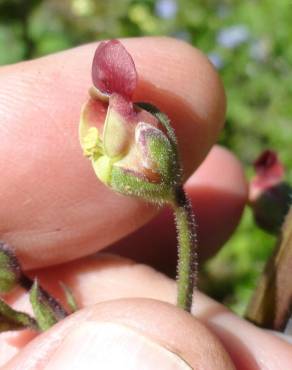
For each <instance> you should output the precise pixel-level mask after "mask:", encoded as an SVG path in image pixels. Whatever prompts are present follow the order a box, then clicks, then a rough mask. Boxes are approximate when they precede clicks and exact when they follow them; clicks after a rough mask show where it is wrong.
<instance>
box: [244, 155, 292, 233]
mask: <svg viewBox="0 0 292 370" xmlns="http://www.w3.org/2000/svg"><path fill="white" fill-rule="evenodd" d="M254 168H255V172H256V175H255V177H254V178H253V179H252V180H251V182H250V189H249V201H250V205H251V207H252V210H253V214H254V218H255V221H256V223H257V224H258V226H259V227H261V228H262V229H264V230H266V231H267V232H270V233H273V234H276V233H278V232H279V230H280V228H281V226H282V224H283V222H284V219H285V216H286V214H287V213H288V210H289V208H290V206H291V202H292V188H291V186H290V185H289V184H288V183H287V182H285V181H284V180H283V178H284V173H285V171H284V167H283V164H282V163H281V162H280V160H279V158H278V156H277V153H276V152H273V151H271V150H266V151H264V152H263V153H262V154H261V155H260V156H259V157H258V159H257V160H256V161H255V162H254Z"/></svg>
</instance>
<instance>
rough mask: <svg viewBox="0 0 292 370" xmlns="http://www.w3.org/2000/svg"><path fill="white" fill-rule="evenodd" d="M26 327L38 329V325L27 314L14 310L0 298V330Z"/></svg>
mask: <svg viewBox="0 0 292 370" xmlns="http://www.w3.org/2000/svg"><path fill="white" fill-rule="evenodd" d="M27 328H30V329H34V330H38V325H37V323H36V321H35V320H34V319H33V318H32V317H30V316H29V315H28V314H26V313H24V312H20V311H16V310H14V309H13V308H12V307H10V306H9V305H8V304H7V303H6V302H4V301H3V300H2V299H1V298H0V332H4V331H9V330H21V329H27Z"/></svg>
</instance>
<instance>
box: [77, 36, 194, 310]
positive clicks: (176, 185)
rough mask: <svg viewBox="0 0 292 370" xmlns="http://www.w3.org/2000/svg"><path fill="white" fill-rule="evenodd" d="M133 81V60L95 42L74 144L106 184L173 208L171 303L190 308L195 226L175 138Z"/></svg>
mask: <svg viewBox="0 0 292 370" xmlns="http://www.w3.org/2000/svg"><path fill="white" fill-rule="evenodd" d="M137 80H138V76H137V72H136V68H135V64H134V61H133V59H132V57H131V56H130V54H129V53H128V52H127V50H126V49H125V48H124V47H123V46H122V44H121V43H120V42H119V41H117V40H111V41H109V42H103V43H101V44H100V45H99V47H98V48H97V50H96V52H95V55H94V59H93V64H92V81H93V87H91V88H90V90H89V94H90V98H89V100H88V102H87V103H86V104H85V105H84V107H83V109H82V112H81V117H80V124H79V138H80V144H81V147H82V149H83V154H84V155H85V156H86V157H88V158H89V159H90V161H91V163H92V166H93V170H94V171H95V174H96V176H97V177H98V179H99V180H100V181H102V182H103V183H104V184H105V185H106V186H108V187H109V188H111V189H112V190H114V191H116V192H118V193H120V194H123V195H127V196H134V197H137V198H140V199H142V200H144V201H148V202H151V203H155V204H158V205H168V206H171V207H172V208H173V210H174V214H175V220H176V226H177V233H178V244H179V247H178V249H179V251H178V252H179V253H178V254H179V258H178V268H177V276H178V278H177V284H178V299H177V304H178V306H179V307H181V308H183V309H185V310H187V311H190V310H191V306H192V295H193V288H194V285H195V281H196V274H197V272H196V269H197V263H196V251H195V249H196V237H195V231H196V230H195V222H194V216H193V212H192V207H191V203H190V201H189V200H188V199H187V197H186V195H185V193H184V190H183V187H182V183H183V176H182V172H183V171H182V166H181V162H180V159H179V155H178V144H177V139H176V136H175V132H174V130H173V128H172V126H171V123H170V120H169V119H168V117H167V116H166V115H165V114H164V113H162V112H160V110H159V109H158V108H156V107H155V106H153V105H152V104H149V103H144V102H142V103H141V102H139V103H136V102H133V95H134V92H135V89H136V86H137Z"/></svg>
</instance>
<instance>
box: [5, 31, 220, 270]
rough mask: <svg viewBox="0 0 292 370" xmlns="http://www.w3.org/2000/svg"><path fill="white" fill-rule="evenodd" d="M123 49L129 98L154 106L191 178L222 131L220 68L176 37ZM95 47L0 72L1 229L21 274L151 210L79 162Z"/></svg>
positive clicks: (119, 232)
mask: <svg viewBox="0 0 292 370" xmlns="http://www.w3.org/2000/svg"><path fill="white" fill-rule="evenodd" d="M123 43H124V45H125V47H126V48H127V49H128V50H129V52H130V53H131V55H132V56H133V59H134V61H135V64H136V66H137V70H138V75H139V83H138V88H137V91H136V95H135V100H144V101H149V102H151V103H154V104H155V105H157V106H159V107H160V109H162V110H163V111H165V112H166V113H167V114H168V115H169V116H170V118H171V120H172V121H173V124H174V127H175V130H176V133H177V136H178V141H179V146H180V150H181V154H182V157H183V161H184V166H185V168H186V172H187V174H190V173H191V172H192V171H193V170H194V168H195V167H196V166H198V164H199V163H200V162H201V161H202V159H203V158H204V156H205V155H206V154H207V152H208V150H209V149H210V147H211V146H212V145H213V144H214V142H215V140H216V139H217V136H218V133H219V131H220V129H221V128H222V125H223V121H224V113H225V97H224V91H223V88H222V84H221V83H220V80H219V78H218V76H217V74H216V72H215V71H214V69H213V68H212V66H211V64H210V63H209V62H208V60H207V58H206V57H204V56H203V55H202V54H201V53H200V52H199V51H198V50H196V49H195V48H192V47H191V46H189V45H187V44H186V43H183V42H181V41H177V40H173V39H169V38H140V39H127V40H123ZM95 48H96V44H91V45H86V46H82V47H79V48H75V49H72V50H68V51H65V52H62V53H58V54H54V55H50V56H47V57H44V58H41V59H37V60H33V61H30V62H24V63H20V64H16V65H11V66H6V67H2V68H1V69H0V84H1V91H0V127H1V133H2V135H1V138H0V163H1V183H0V194H1V205H0V220H1V221H0V233H1V238H2V239H4V240H5V241H6V242H9V243H10V244H12V245H13V246H14V248H15V250H16V253H17V256H18V257H19V258H20V259H21V261H22V263H23V265H24V267H25V268H35V267H40V266H45V265H51V264H56V263H60V262H64V261H68V260H72V259H75V258H77V257H80V256H84V255H87V254H90V253H93V252H95V251H97V250H100V249H102V248H104V247H105V246H107V245H109V244H111V243H113V242H114V241H116V240H118V239H120V238H121V237H123V236H125V235H127V234H129V233H130V232H132V231H133V230H135V229H137V228H138V227H139V226H141V225H143V224H144V223H145V222H146V221H148V220H149V219H150V218H151V216H153V214H154V212H155V210H154V208H153V207H151V206H149V205H146V204H145V203H143V202H141V201H138V200H135V199H131V198H128V197H124V196H121V195H117V194H114V193H113V192H112V191H111V190H109V189H107V188H106V187H105V186H104V185H102V184H101V183H100V182H99V181H98V180H97V179H96V178H95V176H94V174H93V171H92V169H91V166H90V163H89V161H86V160H85V159H84V158H83V156H82V153H81V150H80V147H79V142H78V137H77V125H78V120H79V114H80V108H81V105H82V104H83V102H84V101H85V100H86V99H87V90H88V87H89V86H90V85H91V82H90V65H91V61H92V57H93V53H94V50H95ZM182 61H183V65H182ZM157 66H159V68H157ZM60 246H62V248H60Z"/></svg>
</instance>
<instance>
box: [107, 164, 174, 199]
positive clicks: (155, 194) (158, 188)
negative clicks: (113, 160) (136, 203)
mask: <svg viewBox="0 0 292 370" xmlns="http://www.w3.org/2000/svg"><path fill="white" fill-rule="evenodd" d="M110 185H111V187H112V188H113V189H114V190H115V191H117V192H119V193H122V194H124V195H130V196H135V197H138V198H142V199H143V200H146V201H149V202H152V203H158V204H164V203H165V202H168V201H171V200H172V198H173V191H172V189H170V187H169V186H168V185H166V184H157V183H151V182H149V181H148V180H147V178H146V177H143V176H141V175H140V174H139V173H135V172H134V171H129V170H126V169H124V168H122V167H119V166H113V168H112V176H111V184H110Z"/></svg>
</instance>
